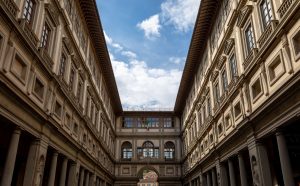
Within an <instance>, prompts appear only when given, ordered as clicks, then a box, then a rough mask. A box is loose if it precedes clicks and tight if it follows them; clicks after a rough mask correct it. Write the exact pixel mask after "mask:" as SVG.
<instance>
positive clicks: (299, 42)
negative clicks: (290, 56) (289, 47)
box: [292, 30, 300, 60]
mask: <svg viewBox="0 0 300 186" xmlns="http://www.w3.org/2000/svg"><path fill="white" fill-rule="evenodd" d="M292 43H293V49H294V52H295V56H296V58H297V59H299V56H300V31H299V30H298V32H297V34H296V35H295V36H294V37H293V38H292ZM297 59H296V60H297Z"/></svg>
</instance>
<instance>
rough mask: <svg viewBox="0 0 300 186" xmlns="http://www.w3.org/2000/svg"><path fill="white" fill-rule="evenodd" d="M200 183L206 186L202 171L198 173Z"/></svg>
mask: <svg viewBox="0 0 300 186" xmlns="http://www.w3.org/2000/svg"><path fill="white" fill-rule="evenodd" d="M200 185H201V186H206V179H205V177H204V175H203V174H202V173H201V174H200Z"/></svg>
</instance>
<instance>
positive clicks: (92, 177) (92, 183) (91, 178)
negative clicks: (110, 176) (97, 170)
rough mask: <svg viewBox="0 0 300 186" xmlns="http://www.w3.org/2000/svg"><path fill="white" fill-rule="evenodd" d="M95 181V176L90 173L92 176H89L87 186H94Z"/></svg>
mask: <svg viewBox="0 0 300 186" xmlns="http://www.w3.org/2000/svg"><path fill="white" fill-rule="evenodd" d="M95 179H96V176H95V174H94V173H92V175H91V176H90V181H89V186H95Z"/></svg>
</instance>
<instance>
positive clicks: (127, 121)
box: [122, 117, 133, 128]
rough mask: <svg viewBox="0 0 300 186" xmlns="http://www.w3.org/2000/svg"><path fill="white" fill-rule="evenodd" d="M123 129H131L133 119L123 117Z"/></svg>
mask: <svg viewBox="0 0 300 186" xmlns="http://www.w3.org/2000/svg"><path fill="white" fill-rule="evenodd" d="M122 127H124V128H132V127H133V118H130V117H124V118H123V126H122Z"/></svg>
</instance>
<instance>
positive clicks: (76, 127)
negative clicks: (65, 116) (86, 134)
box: [73, 123, 78, 135]
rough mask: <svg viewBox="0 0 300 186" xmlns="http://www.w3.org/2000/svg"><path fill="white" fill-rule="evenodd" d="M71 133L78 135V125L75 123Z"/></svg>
mask: <svg viewBox="0 0 300 186" xmlns="http://www.w3.org/2000/svg"><path fill="white" fill-rule="evenodd" d="M73 132H74V134H76V135H77V134H78V124H77V123H74V128H73Z"/></svg>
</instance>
